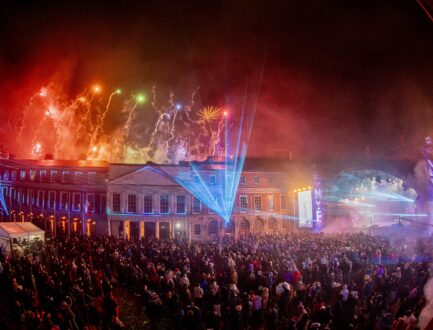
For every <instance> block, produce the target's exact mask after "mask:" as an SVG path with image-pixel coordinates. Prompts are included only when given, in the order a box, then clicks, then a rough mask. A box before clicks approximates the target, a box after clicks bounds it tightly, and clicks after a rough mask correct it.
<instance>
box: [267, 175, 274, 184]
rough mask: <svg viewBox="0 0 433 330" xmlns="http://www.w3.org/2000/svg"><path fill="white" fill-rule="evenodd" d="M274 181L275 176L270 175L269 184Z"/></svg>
mask: <svg viewBox="0 0 433 330" xmlns="http://www.w3.org/2000/svg"><path fill="white" fill-rule="evenodd" d="M273 182H274V178H273V177H271V176H269V177H268V184H272V183H273Z"/></svg>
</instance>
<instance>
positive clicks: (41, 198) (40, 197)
mask: <svg viewBox="0 0 433 330" xmlns="http://www.w3.org/2000/svg"><path fill="white" fill-rule="evenodd" d="M36 205H37V206H38V207H40V208H43V207H44V191H43V190H39V191H38V200H37V202H36Z"/></svg>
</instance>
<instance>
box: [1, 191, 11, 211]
mask: <svg viewBox="0 0 433 330" xmlns="http://www.w3.org/2000/svg"><path fill="white" fill-rule="evenodd" d="M0 203H1V206H2V207H3V210H4V211H5V212H6V215H9V212H8V208H7V206H6V200H5V198H4V196H3V188H2V186H0Z"/></svg>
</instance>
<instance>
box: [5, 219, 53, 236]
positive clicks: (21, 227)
mask: <svg viewBox="0 0 433 330" xmlns="http://www.w3.org/2000/svg"><path fill="white" fill-rule="evenodd" d="M30 236H42V237H43V236H45V232H44V231H43V230H42V229H40V228H39V227H38V226H35V225H34V224H32V223H31V222H0V238H3V239H12V238H20V237H21V238H29V237H30Z"/></svg>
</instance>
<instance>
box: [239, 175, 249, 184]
mask: <svg viewBox="0 0 433 330" xmlns="http://www.w3.org/2000/svg"><path fill="white" fill-rule="evenodd" d="M246 182H247V180H246V179H245V176H244V175H243V176H241V179H240V180H239V183H240V184H245V183H246Z"/></svg>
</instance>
